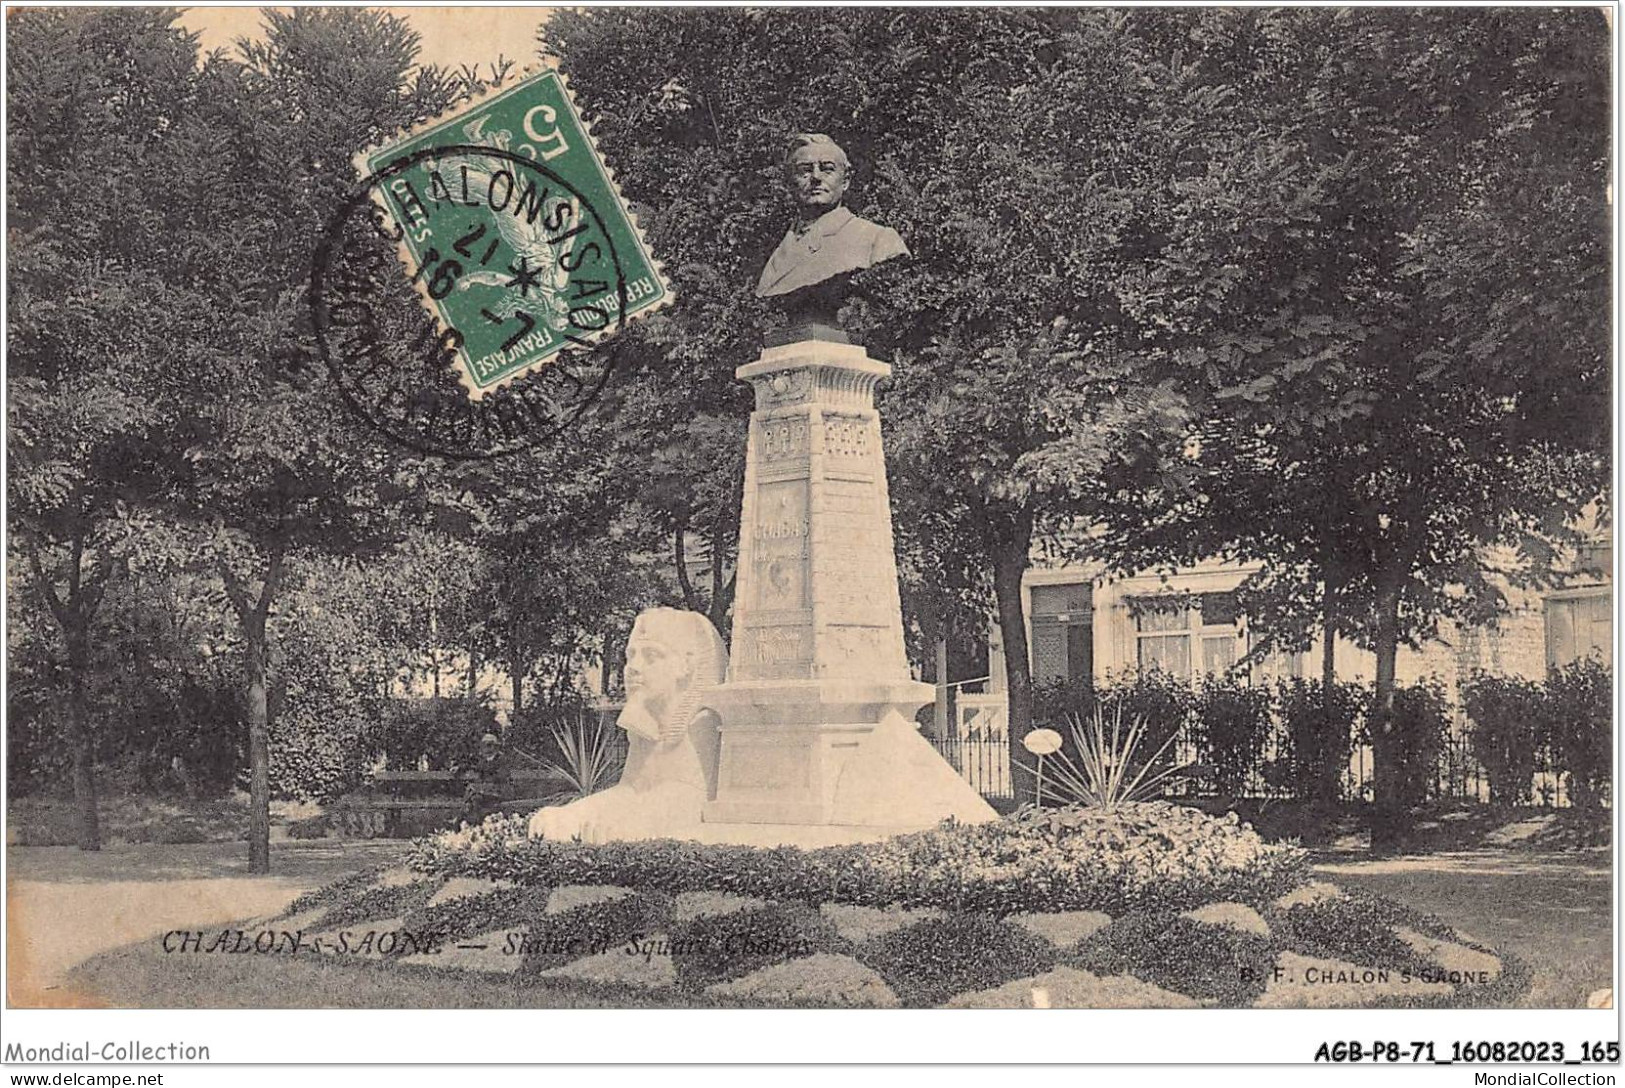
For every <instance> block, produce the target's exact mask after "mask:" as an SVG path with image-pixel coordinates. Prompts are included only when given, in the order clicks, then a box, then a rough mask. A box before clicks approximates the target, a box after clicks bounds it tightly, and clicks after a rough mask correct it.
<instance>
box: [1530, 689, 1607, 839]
mask: <svg viewBox="0 0 1625 1088" xmlns="http://www.w3.org/2000/svg"><path fill="white" fill-rule="evenodd" d="M1612 689H1613V676H1612V673H1611V671H1610V669H1609V668H1608V666H1607V665H1605V664H1603V663H1602V662H1601V661H1598V660H1597V659H1595V658H1586V659H1584V660H1581V661H1574V662H1571V663H1569V664H1567V665H1564V666H1563V667H1562V668H1560V669H1555V670H1553V671H1552V673H1551V675H1550V676H1549V677H1547V680H1546V703H1547V711H1546V717H1547V721H1548V722H1549V730H1550V734H1551V744H1552V759H1553V762H1554V763H1555V764H1556V767H1557V769H1558V771H1559V772H1560V773H1566V774H1568V776H1569V798H1570V800H1571V801H1572V802H1573V804H1574V807H1575V808H1578V809H1585V810H1591V811H1594V810H1596V809H1598V808H1600V807H1601V806H1602V803H1603V799H1604V797H1605V795H1606V794H1607V793H1608V791H1609V790H1610V789H1611V787H1612V776H1613V742H1614V722H1613V714H1612V707H1613V694H1612Z"/></svg>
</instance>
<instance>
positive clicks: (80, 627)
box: [28, 526, 112, 850]
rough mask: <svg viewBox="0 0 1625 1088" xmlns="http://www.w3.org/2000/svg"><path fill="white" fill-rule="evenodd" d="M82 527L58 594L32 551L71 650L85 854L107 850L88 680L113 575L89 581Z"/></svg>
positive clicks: (76, 791) (75, 771) (77, 802)
mask: <svg viewBox="0 0 1625 1088" xmlns="http://www.w3.org/2000/svg"><path fill="white" fill-rule="evenodd" d="M88 531H89V530H88V529H87V528H85V527H83V526H81V527H80V528H79V529H78V531H77V532H76V533H75V534H74V536H73V539H72V542H71V544H70V545H69V548H68V566H67V570H66V574H67V587H66V593H65V595H64V596H61V597H59V596H57V592H56V576H55V574H54V573H53V574H51V575H47V574H46V573H45V565H44V563H43V562H42V561H41V560H40V556H39V553H38V552H36V551H30V552H29V553H28V559H29V563H30V564H31V565H32V566H33V568H34V576H35V579H36V580H37V584H38V587H39V592H40V595H41V596H42V597H43V598H44V600H45V604H46V607H47V608H49V609H50V612H51V615H52V616H54V617H56V622H57V624H58V625H59V626H60V627H61V628H62V641H63V643H64V645H65V646H66V648H67V651H68V744H69V747H70V751H69V756H70V758H71V760H72V779H73V800H74V807H75V812H76V815H75V832H74V838H75V840H76V841H77V843H78V846H79V849H81V850H100V849H101V848H102V837H101V820H100V816H99V814H98V813H97V811H96V749H95V738H94V736H93V734H92V730H91V724H90V697H89V694H88V693H87V691H86V687H85V682H86V678H87V677H88V676H89V675H90V628H91V623H92V621H93V619H94V618H95V615H96V609H97V608H98V607H100V605H101V601H102V593H103V592H104V591H105V590H106V588H107V580H108V578H109V577H110V576H111V574H112V571H111V569H110V568H107V567H103V568H101V569H100V570H99V571H95V572H93V573H92V574H91V576H90V577H89V578H88V579H87V578H86V577H85V575H84V558H85V536H86V534H87V533H88Z"/></svg>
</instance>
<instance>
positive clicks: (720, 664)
mask: <svg viewBox="0 0 1625 1088" xmlns="http://www.w3.org/2000/svg"><path fill="white" fill-rule="evenodd" d="M727 671H728V651H727V648H726V647H725V646H724V645H723V644H722V636H720V635H718V634H717V629H716V628H715V627H713V626H711V621H710V620H708V619H706V618H705V617H704V616H702V615H700V614H699V613H698V612H683V611H680V610H678V609H675V608H650V609H646V610H645V611H643V612H641V613H639V614H638V618H637V621H636V622H634V623H633V624H632V635H631V637H630V638H628V639H627V642H626V702H627V711H628V712H630V713H629V714H628V713H623V715H622V724H623V725H625V726H626V728H627V729H628V731H630V732H633V733H644V734H645V735H646V736H649V739H651V740H653V739H655V735H650V734H651V733H653V732H654V730H648V726H650V725H653V726H654V727H655V730H658V733H657V734H656V735H658V736H661V737H665V738H670V737H672V736H674V735H676V734H679V733H681V732H682V731H684V730H686V729H687V728H688V726H689V724H690V723H692V722H693V720H694V717H695V715H696V714H698V713H699V711H700V709H701V707H702V705H703V701H704V697H705V691H706V689H707V688H714V687H716V686H717V685H718V684H720V683H722V681H723V680H724V679H725V678H726V676H727ZM640 726H641V727H642V728H640Z"/></svg>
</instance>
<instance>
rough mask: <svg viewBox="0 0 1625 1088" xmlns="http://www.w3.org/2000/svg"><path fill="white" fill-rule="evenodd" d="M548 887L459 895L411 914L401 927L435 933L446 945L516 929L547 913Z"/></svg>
mask: <svg viewBox="0 0 1625 1088" xmlns="http://www.w3.org/2000/svg"><path fill="white" fill-rule="evenodd" d="M550 895H552V889H551V888H499V889H497V890H495V891H491V892H483V893H480V894H476V895H460V896H457V897H456V898H453V899H445V900H442V901H441V902H439V903H434V904H429V905H425V906H423V907H421V908H419V909H418V910H416V911H414V912H413V913H412V914H411V915H410V916H409V917H408V918H407V919H406V922H405V924H404V925H403V926H402V928H403V929H407V930H410V931H412V932H415V933H438V934H440V935H441V936H442V938H443V939H444V940H446V941H448V942H450V941H458V940H461V939H462V938H464V937H473V936H477V935H478V934H481V933H492V932H495V931H497V930H501V929H511V928H518V927H520V926H523V925H526V924H528V923H530V922H532V921H533V920H535V919H537V918H540V917H541V916H542V915H543V914H544V913H545V912H546V910H547V900H548V897H549V896H550Z"/></svg>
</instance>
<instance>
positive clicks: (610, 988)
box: [246, 806, 1528, 1008]
mask: <svg viewBox="0 0 1625 1088" xmlns="http://www.w3.org/2000/svg"><path fill="white" fill-rule="evenodd" d="M1188 813H1190V810H1175V809H1174V808H1173V806H1141V807H1139V810H1138V811H1135V812H1130V813H1128V814H1126V816H1125V815H1124V814H1121V813H1119V814H1117V815H1116V816H1114V818H1113V819H1111V820H1103V819H1101V818H1098V817H1097V816H1095V815H1086V816H1084V817H1082V818H1080V819H1077V820H1075V821H1073V822H1072V823H1070V824H1065V823H1064V822H1063V823H1062V824H1056V823H1055V822H1054V821H1055V817H1054V814H1044V815H1043V816H1042V817H1040V818H1037V819H1034V818H1032V817H1029V818H1027V819H1026V822H1025V823H1023V822H1022V821H1021V820H1016V821H1003V822H1001V824H999V825H988V826H987V827H985V828H980V829H978V828H947V829H943V830H941V831H936V832H924V833H921V834H919V835H915V836H904V837H902V838H900V839H896V840H891V841H890V842H889V843H885V844H876V845H872V846H863V847H839V848H829V849H826V850H812V851H799V850H788V849H780V850H753V849H751V848H745V847H704V846H699V845H697V844H692V843H676V842H656V843H637V844H613V845H610V846H598V847H592V846H583V845H579V844H565V845H558V844H548V843H532V842H527V841H525V840H524V838H523V836H522V832H521V830H520V829H519V827H518V825H517V824H516V823H514V822H504V821H492V822H490V823H488V824H487V825H486V827H484V828H481V829H477V830H476V831H474V832H472V833H471V832H467V831H465V832H463V833H462V834H461V835H460V836H459V835H448V836H441V837H439V838H437V839H433V840H427V841H425V842H423V843H420V844H418V846H417V848H416V850H415V851H414V853H413V855H412V857H411V859H410V864H409V865H404V866H401V867H397V868H393V869H388V870H383V871H374V872H370V873H366V874H361V875H359V876H357V877H352V878H350V879H348V880H345V881H341V882H339V883H337V884H334V885H330V886H329V887H327V888H324V889H322V890H320V891H318V892H315V893H312V894H311V895H307V896H304V897H302V898H301V899H300V900H298V901H296V902H295V903H294V904H293V905H292V906H291V907H290V909H289V910H288V911H287V912H286V913H284V914H283V915H282V916H280V917H278V918H275V919H267V920H264V921H262V922H260V923H258V924H257V925H256V926H251V927H246V928H247V932H248V933H249V937H248V939H250V940H254V939H260V940H262V941H263V940H267V939H274V940H277V941H280V942H281V943H282V945H283V946H284V947H297V949H298V952H297V954H298V955H301V956H320V957H326V958H328V959H329V960H333V961H336V962H348V963H357V964H360V963H367V964H371V965H375V966H381V967H383V968H384V969H386V970H398V971H410V972H431V973H432V972H447V971H456V972H471V973H475V974H480V975H488V976H490V977H492V978H493V979H504V980H511V981H513V982H518V983H521V984H523V983H525V982H528V981H532V980H534V981H535V982H545V983H546V984H548V985H551V986H563V987H572V986H574V987H580V988H582V990H583V992H590V993H592V994H593V995H594V996H595V998H596V999H598V1000H602V999H603V998H604V997H605V996H606V995H608V996H610V997H612V998H613V996H614V995H616V994H624V995H627V996H628V997H629V998H630V997H631V996H632V995H638V996H639V997H647V996H650V995H658V996H661V997H662V999H663V1000H667V1001H670V1002H672V1003H682V1004H695V1005H715V1004H728V1005H771V1006H814V1007H872V1008H891V1007H936V1006H948V1007H971V1008H1033V1007H1040V1008H1042V1007H1055V1008H1061V1007H1075V1008H1194V1007H1247V1006H1251V1007H1261V1008H1345V1007H1371V1006H1377V1007H1384V1006H1420V1007H1427V1006H1465V1005H1473V1006H1507V1005H1511V1004H1514V1003H1515V1002H1516V1000H1517V998H1518V997H1519V996H1520V995H1521V994H1522V993H1523V992H1524V991H1525V990H1526V989H1527V986H1528V980H1527V972H1526V971H1525V970H1524V968H1523V967H1522V966H1521V965H1520V964H1518V963H1517V962H1515V961H1513V960H1510V959H1508V958H1505V957H1502V956H1499V955H1497V954H1496V952H1495V951H1494V950H1493V949H1490V948H1488V947H1486V946H1484V945H1483V944H1482V943H1480V942H1478V941H1476V940H1474V939H1472V938H1471V937H1468V936H1465V935H1463V934H1460V933H1456V932H1454V931H1452V930H1451V929H1450V928H1449V927H1448V926H1446V925H1444V924H1443V923H1441V922H1439V921H1438V920H1437V919H1434V918H1431V917H1428V916H1425V915H1421V914H1419V913H1416V912H1413V911H1411V910H1409V909H1407V908H1405V907H1403V906H1401V905H1399V904H1396V903H1393V902H1391V901H1388V900H1384V899H1379V898H1375V897H1371V896H1366V895H1359V894H1353V893H1349V892H1345V891H1343V890H1342V889H1340V888H1338V887H1336V886H1334V885H1331V884H1328V883H1324V882H1313V881H1310V880H1309V879H1308V870H1307V866H1306V864H1305V860H1304V858H1303V857H1302V854H1301V852H1300V851H1296V850H1294V849H1293V848H1290V847H1275V846H1269V845H1265V844H1262V843H1261V842H1260V841H1258V840H1257V837H1256V836H1254V835H1252V833H1251V831H1250V829H1247V828H1245V826H1244V825H1241V826H1238V822H1237V821H1235V820H1234V819H1231V820H1230V821H1222V820H1215V819H1214V818H1211V817H1205V816H1201V815H1200V814H1195V815H1194V817H1193V816H1190V815H1187V814H1188ZM1065 819H1066V817H1065V816H1064V815H1063V816H1062V820H1063V821H1064V820H1065ZM1108 832H1109V833H1108ZM1035 844H1036V845H1035ZM1057 850H1060V851H1061V853H1057V852H1056V851H1057ZM1136 852H1138V853H1137V855H1136ZM1063 854H1064V857H1063V856H1062V855H1063ZM1129 855H1135V856H1138V857H1139V858H1140V863H1125V862H1123V859H1124V857H1126V856H1129ZM1102 859H1110V860H1109V864H1108V863H1106V862H1103V860H1102ZM1069 866H1070V868H1069ZM753 893H756V894H753ZM1044 906H1051V907H1060V908H1063V909H1041V908H1043V907H1044ZM261 932H268V933H272V934H276V935H277V936H275V937H273V938H257V937H256V936H255V934H257V933H261ZM640 1003H641V1002H640Z"/></svg>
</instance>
